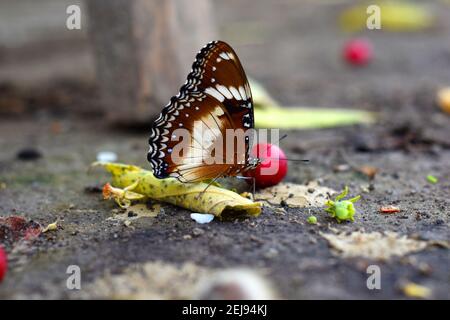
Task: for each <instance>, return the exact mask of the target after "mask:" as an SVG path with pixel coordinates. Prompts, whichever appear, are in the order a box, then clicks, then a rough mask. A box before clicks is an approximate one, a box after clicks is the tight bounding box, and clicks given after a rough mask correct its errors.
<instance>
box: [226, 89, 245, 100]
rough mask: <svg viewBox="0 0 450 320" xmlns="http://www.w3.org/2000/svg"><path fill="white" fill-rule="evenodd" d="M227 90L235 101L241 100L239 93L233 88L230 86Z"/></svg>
mask: <svg viewBox="0 0 450 320" xmlns="http://www.w3.org/2000/svg"><path fill="white" fill-rule="evenodd" d="M228 90H230V92H231V94H232V95H233V97H234V98H235V99H236V100H242V97H241V95H240V94H239V91H238V90H237V89H236V88H235V87H232V86H230V87H229V88H228Z"/></svg>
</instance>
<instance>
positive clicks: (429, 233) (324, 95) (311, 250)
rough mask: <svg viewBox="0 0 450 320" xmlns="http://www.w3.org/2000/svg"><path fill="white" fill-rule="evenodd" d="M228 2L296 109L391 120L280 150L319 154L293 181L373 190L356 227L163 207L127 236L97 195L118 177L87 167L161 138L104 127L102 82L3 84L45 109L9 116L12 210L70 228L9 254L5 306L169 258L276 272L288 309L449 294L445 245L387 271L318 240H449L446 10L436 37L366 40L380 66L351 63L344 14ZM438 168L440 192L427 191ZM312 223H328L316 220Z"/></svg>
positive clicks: (259, 72) (248, 61)
mask: <svg viewBox="0 0 450 320" xmlns="http://www.w3.org/2000/svg"><path fill="white" fill-rule="evenodd" d="M258 3H259V2H258ZM216 5H217V6H218V7H219V9H220V10H219V9H217V12H220V15H219V17H218V18H219V25H220V26H221V29H220V30H221V31H222V34H223V35H224V37H223V38H224V40H226V41H229V42H230V43H232V44H235V46H236V51H237V52H238V53H239V54H240V57H241V60H242V62H243V64H244V66H245V67H246V70H247V72H248V73H249V74H250V75H252V76H253V77H255V78H256V79H258V80H261V81H262V82H263V83H264V84H265V86H266V87H267V88H268V89H269V91H271V92H272V93H274V96H275V98H277V99H278V100H280V101H281V102H283V103H284V104H291V105H294V104H295V105H299V104H302V105H306V104H310V105H323V106H327V107H333V106H349V107H355V108H364V109H370V110H375V111H379V112H381V115H382V118H381V121H380V123H379V124H377V125H375V126H372V127H359V126H354V127H349V128H340V129H327V130H311V131H304V132H289V136H288V138H286V139H285V140H284V141H283V143H282V147H283V148H284V149H285V151H286V152H287V153H288V156H291V157H300V158H308V159H311V162H310V163H309V164H308V165H296V164H292V163H291V164H290V171H289V173H288V176H287V179H286V180H287V181H289V182H296V183H306V182H308V181H312V180H317V179H318V180H319V181H320V184H321V185H322V186H326V187H329V188H332V189H335V190H341V189H342V188H343V186H344V185H348V186H349V188H350V195H351V196H354V195H357V194H361V195H362V199H361V200H360V201H359V202H358V203H356V208H357V214H356V215H355V220H356V221H355V222H354V223H342V224H337V223H336V222H335V221H334V220H333V219H331V218H328V217H327V215H326V213H325V212H324V211H323V208H319V207H311V208H289V207H283V210H281V209H280V208H277V207H274V208H266V209H265V210H264V212H263V213H262V214H261V216H260V217H258V218H256V219H247V220H240V221H235V222H218V221H213V222H211V223H209V224H206V225H199V224H197V223H196V222H195V221H193V220H192V219H191V218H190V216H189V214H190V212H188V211H186V210H181V209H178V208H175V207H172V206H168V205H164V206H163V207H162V208H163V210H162V212H161V213H160V214H159V215H158V216H156V217H155V218H140V219H136V220H134V221H133V223H132V227H133V228H130V227H127V226H125V225H124V224H123V222H122V221H119V220H112V219H109V218H110V217H112V216H113V215H114V209H116V206H115V204H114V203H113V202H105V201H103V200H102V199H101V193H99V192H96V191H98V188H97V186H101V184H102V183H104V182H106V181H107V179H108V177H107V175H105V174H103V173H100V172H98V171H94V172H91V173H90V174H88V173H87V168H88V166H89V164H90V163H91V162H92V161H94V160H95V156H96V153H97V152H98V151H104V150H108V151H114V152H116V153H117V154H118V156H119V158H118V160H119V161H121V162H125V163H133V164H137V165H142V166H145V165H146V163H145V153H146V150H147V145H146V144H147V133H146V132H145V131H144V132H139V131H133V132H130V131H129V130H128V131H125V130H123V128H110V127H109V128H108V127H106V126H105V125H104V124H103V121H102V118H101V117H100V116H97V117H93V116H92V113H93V111H92V107H93V106H95V101H96V95H95V88H91V87H90V86H87V85H84V84H77V85H74V84H67V83H65V84H64V83H63V84H59V85H51V84H48V85H47V87H46V88H45V90H41V91H38V92H37V93H33V94H32V95H31V96H32V99H31V98H30V95H29V93H28V92H21V91H19V92H17V91H14V92H13V93H11V91H8V90H9V89H8V88H2V90H4V91H5V90H6V91H7V92H8V93H9V97H10V99H12V100H9V102H10V103H11V101H12V102H14V103H16V104H17V103H18V104H17V105H19V106H20V105H22V106H24V108H25V110H29V111H33V113H28V114H27V115H23V116H16V117H15V118H5V117H2V119H1V120H0V121H1V124H0V150H1V152H0V183H5V186H4V188H0V215H2V216H9V215H23V216H25V217H26V218H28V219H32V220H35V221H37V222H39V223H40V224H41V225H43V226H45V225H47V224H49V223H52V222H54V221H55V220H57V219H59V225H60V226H61V228H59V229H58V230H57V231H51V232H47V233H45V234H43V235H41V236H40V237H39V238H38V239H37V240H35V241H34V242H32V243H31V244H26V243H20V244H16V245H15V246H13V245H10V244H7V246H6V249H7V251H8V253H9V257H10V268H9V273H8V274H7V276H6V278H5V280H4V282H3V283H2V284H1V285H0V298H19V297H20V298H71V297H76V296H77V294H76V293H74V292H71V291H68V290H67V289H66V286H65V283H66V279H67V276H68V275H67V274H66V269H67V266H68V265H71V264H76V265H79V266H80V268H81V270H82V283H83V284H86V285H88V284H89V283H92V282H93V281H95V280H96V279H99V277H103V276H104V274H105V273H112V274H120V273H121V272H123V271H124V270H126V268H127V267H128V266H130V265H132V264H135V263H139V264H140V263H142V264H144V263H146V262H148V261H162V262H163V263H168V264H174V265H177V266H182V265H183V264H184V263H193V264H195V265H198V266H199V267H200V268H207V269H222V268H228V267H235V266H248V267H251V268H257V269H262V270H265V271H266V273H265V274H266V275H267V277H268V279H269V280H270V281H271V282H272V283H274V284H275V285H276V286H275V287H276V290H277V291H278V292H279V294H280V296H281V297H282V298H289V299H299V298H302V299H303V298H306V299H311V298H340V299H347V298H376V299H379V298H388V299H389V298H404V294H403V293H402V291H401V290H400V287H401V285H402V284H403V283H404V282H414V283H418V284H421V285H424V286H426V287H428V288H430V289H431V297H432V298H447V299H448V298H449V289H448V288H449V284H448V279H449V251H448V249H445V248H442V247H436V246H433V247H429V248H426V249H425V250H423V251H421V252H418V253H414V254H410V255H408V256H405V257H400V258H392V259H391V260H389V261H386V262H383V263H381V262H375V261H371V260H368V259H365V258H350V259H344V258H340V257H339V256H336V255H334V254H333V253H332V250H331V249H330V247H329V246H328V243H327V241H326V240H325V239H323V238H322V237H321V236H320V234H319V233H320V232H329V231H330V230H329V228H330V227H331V228H335V229H338V230H339V231H348V232H350V231H356V230H361V229H364V230H365V231H366V232H372V231H379V232H382V231H386V230H389V231H395V232H397V233H399V234H401V235H408V236H409V237H412V238H415V239H421V240H433V241H448V240H449V207H450V200H449V198H448V195H449V194H450V183H449V179H450V143H449V140H448V137H449V136H450V118H449V116H448V115H445V114H443V113H442V112H441V111H440V110H439V108H438V107H436V106H435V104H434V97H435V92H436V89H437V88H438V87H440V86H442V85H449V84H450V73H449V72H448V70H449V69H450V58H449V57H450V48H449V47H448V41H447V40H446V39H448V38H449V35H450V28H449V25H448V24H449V23H448V21H450V20H449V19H448V17H449V16H450V10H449V7H448V6H446V5H444V4H439V3H436V4H434V5H433V6H432V9H433V10H434V11H435V12H438V16H439V17H440V21H441V23H440V25H439V27H438V28H436V29H434V30H431V31H427V32H422V33H414V34H408V35H405V34H403V35H402V34H386V33H382V32H378V33H368V34H367V36H368V37H370V38H371V39H372V41H373V42H374V46H375V59H374V61H373V63H372V64H371V65H369V66H368V67H367V68H364V69H351V68H348V67H347V66H345V65H344V64H343V63H342V61H341V60H340V55H339V52H340V51H339V50H340V46H341V45H342V43H343V42H344V40H345V39H346V38H348V36H349V35H347V34H341V33H339V31H337V30H336V28H335V25H336V22H335V18H336V13H337V12H338V10H339V9H340V7H341V5H322V4H313V3H305V4H302V5H298V4H294V3H293V2H290V1H286V2H285V1H281V2H274V3H272V4H270V3H268V1H264V2H261V3H260V4H259V5H258V6H257V7H254V4H253V2H251V3H246V2H241V1H239V2H238V1H234V2H228V1H227V2H226V4H225V2H219V1H217V2H216ZM240 6H242V7H244V6H247V9H248V10H244V9H243V8H240ZM267 21H270V23H268V22H267ZM238 30H239V31H240V30H244V31H245V32H244V31H242V32H237V31H238ZM174 93H176V88H174ZM3 96H5V95H3ZM168 98H169V97H168ZM2 103H3V104H5V102H4V101H3V102H2ZM20 103H22V104H20ZM154 107H155V108H157V107H162V106H154ZM73 111H76V112H73ZM27 112H28V111H27ZM87 112H89V113H87ZM86 114H89V116H86ZM94 115H95V112H94ZM25 147H33V148H36V149H37V150H39V151H40V152H41V154H42V157H41V158H39V159H37V160H34V161H21V160H18V159H16V153H17V152H18V151H19V150H21V149H23V148H25ZM349 162H350V163H351V164H352V165H354V166H359V165H370V166H374V167H376V168H379V172H378V173H377V174H376V176H375V179H374V180H373V181H369V180H368V178H367V177H365V176H364V175H361V174H360V173H357V172H355V171H353V170H347V171H338V172H336V170H335V169H336V168H335V167H336V165H340V164H345V163H349ZM428 174H433V175H435V176H436V177H438V178H439V182H438V183H437V184H430V183H429V182H427V180H426V176H427V175H428ZM86 187H88V188H87V189H86ZM388 205H395V206H398V207H400V208H401V212H400V213H396V214H392V215H383V214H380V213H379V208H380V207H381V206H388ZM280 207H281V206H280ZM311 214H314V215H315V216H316V217H317V218H318V225H310V224H308V223H307V222H306V219H307V217H308V216H309V215H311ZM199 230H200V231H199ZM373 263H376V264H378V265H379V266H380V268H381V275H382V281H381V288H382V289H381V290H368V289H367V287H366V280H367V276H368V275H367V273H366V268H367V266H368V265H370V264H373Z"/></svg>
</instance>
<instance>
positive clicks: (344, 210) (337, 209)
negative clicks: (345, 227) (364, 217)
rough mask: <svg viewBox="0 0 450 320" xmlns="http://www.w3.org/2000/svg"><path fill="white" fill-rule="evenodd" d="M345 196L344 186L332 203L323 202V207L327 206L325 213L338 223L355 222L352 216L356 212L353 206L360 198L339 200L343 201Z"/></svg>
mask: <svg viewBox="0 0 450 320" xmlns="http://www.w3.org/2000/svg"><path fill="white" fill-rule="evenodd" d="M347 194H348V187H347V186H345V188H344V190H343V191H342V192H341V194H340V195H338V196H337V197H336V198H335V199H334V201H332V200H328V201H327V202H325V205H326V206H327V208H326V209H325V211H326V212H328V213H329V214H330V216H331V217H333V218H336V220H337V222H338V223H341V222H342V221H346V220H350V221H355V219H354V218H353V216H354V215H355V212H356V211H355V207H354V206H353V204H354V203H355V202H356V201H358V200H359V198H361V196H356V197H354V198H351V199H348V200H341V199H344V198H345V197H346V196H347Z"/></svg>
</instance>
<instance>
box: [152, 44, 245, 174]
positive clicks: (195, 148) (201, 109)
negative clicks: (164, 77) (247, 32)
mask: <svg viewBox="0 0 450 320" xmlns="http://www.w3.org/2000/svg"><path fill="white" fill-rule="evenodd" d="M199 124H200V125H199ZM253 127H254V120H253V101H252V96H251V91H250V86H249V84H248V80H247V77H246V75H245V72H244V70H243V68H242V65H241V63H240V61H239V59H238V57H237V55H236V53H235V52H234V50H233V49H232V48H231V47H230V46H229V45H228V44H226V43H224V42H221V41H214V42H210V43H208V44H207V45H206V46H205V47H204V48H203V49H202V50H201V51H200V52H199V53H198V54H197V56H196V60H195V62H194V64H193V65H192V71H191V72H190V73H189V75H188V77H187V80H186V83H185V84H184V85H183V86H182V87H181V88H180V92H179V93H178V95H176V96H174V97H172V98H171V100H170V103H169V104H168V105H167V106H166V107H165V108H164V109H163V111H162V113H161V114H160V116H159V117H158V118H157V119H156V120H155V122H154V123H153V126H152V129H151V135H150V139H149V144H150V149H149V152H148V154H147V158H148V160H149V162H150V163H151V165H152V168H153V172H154V175H155V176H156V177H158V178H166V177H169V176H170V177H175V178H178V179H179V180H180V181H182V182H196V181H202V180H206V179H214V178H217V177H218V176H223V175H232V174H234V173H235V172H238V171H239V167H238V166H237V165H238V162H239V163H241V162H242V161H239V160H236V161H234V163H233V164H231V165H230V163H229V161H228V162H227V161H226V160H227V159H226V155H225V151H226V150H225V145H226V141H225V139H226V129H243V130H247V129H251V128H253ZM178 129H182V130H184V132H188V133H189V134H190V137H180V136H182V133H183V131H182V130H178ZM204 129H206V130H204ZM205 132H206V133H205ZM205 134H206V137H205V136H203V135H205ZM218 139H223V140H222V141H223V146H224V148H223V149H217V148H216V149H214V148H213V146H214V145H215V142H217V140H218ZM180 140H183V143H184V146H185V147H186V148H185V149H183V150H181V152H174V151H176V149H177V145H179V143H180ZM205 141H206V143H205ZM245 144H246V148H245V150H244V151H242V152H240V154H239V155H238V156H236V157H235V159H244V162H245V161H246V160H247V159H248V151H249V144H250V139H249V136H246V137H245ZM212 148H213V149H214V150H213V152H215V154H214V158H215V159H220V158H222V160H223V161H218V162H217V161H216V162H215V163H209V162H208V163H205V161H204V160H205V159H208V158H211V151H212ZM221 162H222V163H221Z"/></svg>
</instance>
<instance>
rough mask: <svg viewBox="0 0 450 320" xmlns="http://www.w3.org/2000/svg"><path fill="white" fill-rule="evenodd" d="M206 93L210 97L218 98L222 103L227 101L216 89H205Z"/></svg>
mask: <svg viewBox="0 0 450 320" xmlns="http://www.w3.org/2000/svg"><path fill="white" fill-rule="evenodd" d="M205 93H207V94H209V95H210V96H212V97H214V98H216V99H217V100H219V101H220V102H223V100H225V97H224V96H223V95H222V94H221V93H220V92H219V91H217V90H216V89H214V88H211V87H209V88H206V89H205Z"/></svg>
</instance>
